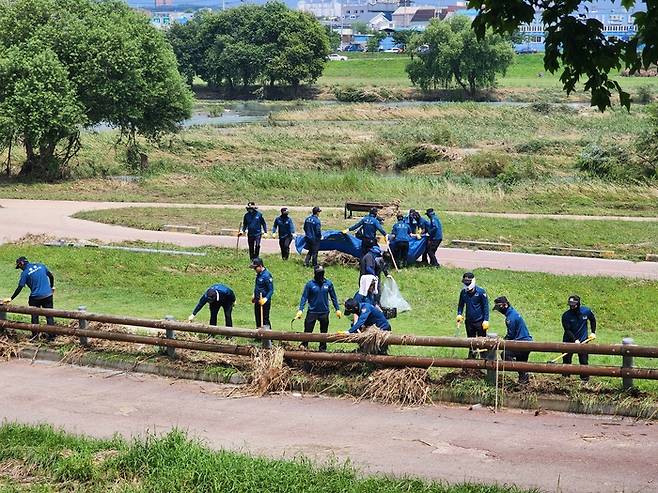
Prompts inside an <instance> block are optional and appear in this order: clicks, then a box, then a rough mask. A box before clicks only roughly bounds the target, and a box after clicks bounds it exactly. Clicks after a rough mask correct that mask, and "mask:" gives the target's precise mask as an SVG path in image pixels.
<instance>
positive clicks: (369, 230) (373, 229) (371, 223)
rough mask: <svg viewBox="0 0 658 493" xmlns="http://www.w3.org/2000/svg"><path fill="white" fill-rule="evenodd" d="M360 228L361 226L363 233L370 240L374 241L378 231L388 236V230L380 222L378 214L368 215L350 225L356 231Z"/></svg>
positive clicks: (351, 229)
mask: <svg viewBox="0 0 658 493" xmlns="http://www.w3.org/2000/svg"><path fill="white" fill-rule="evenodd" d="M359 228H361V235H362V236H363V237H364V238H366V239H368V240H372V241H374V240H375V239H376V238H377V231H379V232H380V233H381V234H383V235H384V236H386V231H385V230H384V228H382V223H380V222H379V219H377V216H373V215H372V214H369V215H367V216H366V217H364V218H363V219H361V220H360V221H359V222H358V223H356V224H354V225H353V226H350V231H356V230H357V229H359Z"/></svg>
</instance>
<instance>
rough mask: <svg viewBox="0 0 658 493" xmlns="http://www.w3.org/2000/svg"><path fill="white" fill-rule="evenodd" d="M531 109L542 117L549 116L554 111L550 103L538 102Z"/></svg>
mask: <svg viewBox="0 0 658 493" xmlns="http://www.w3.org/2000/svg"><path fill="white" fill-rule="evenodd" d="M530 109H531V110H532V111H534V112H535V113H540V114H542V115H548V114H550V113H551V110H552V109H553V108H552V106H551V104H550V103H545V102H537V103H532V104H531V105H530Z"/></svg>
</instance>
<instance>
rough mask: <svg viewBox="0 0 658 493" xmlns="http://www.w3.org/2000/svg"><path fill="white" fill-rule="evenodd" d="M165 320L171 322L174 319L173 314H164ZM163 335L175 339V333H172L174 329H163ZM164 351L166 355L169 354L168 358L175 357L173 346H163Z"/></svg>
mask: <svg viewBox="0 0 658 493" xmlns="http://www.w3.org/2000/svg"><path fill="white" fill-rule="evenodd" d="M165 320H168V321H170V322H173V321H174V320H176V319H175V318H174V316H173V315H165ZM165 336H166V337H167V339H176V334H174V329H165ZM165 352H166V353H167V356H169V357H170V358H175V357H176V348H175V347H167V348H165Z"/></svg>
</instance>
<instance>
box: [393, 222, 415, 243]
mask: <svg viewBox="0 0 658 493" xmlns="http://www.w3.org/2000/svg"><path fill="white" fill-rule="evenodd" d="M391 235H392V236H393V237H394V238H393V241H411V227H410V226H409V223H408V222H405V221H404V219H403V220H402V221H398V222H396V223H395V224H394V225H393V229H391Z"/></svg>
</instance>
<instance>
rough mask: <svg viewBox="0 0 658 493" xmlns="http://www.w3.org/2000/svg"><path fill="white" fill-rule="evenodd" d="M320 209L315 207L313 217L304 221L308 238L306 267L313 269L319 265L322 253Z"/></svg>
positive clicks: (305, 233)
mask: <svg viewBox="0 0 658 493" xmlns="http://www.w3.org/2000/svg"><path fill="white" fill-rule="evenodd" d="M320 212H322V209H320V208H319V207H318V206H315V207H313V210H312V211H311V215H310V216H308V217H307V218H306V219H305V220H304V235H305V236H306V250H307V251H308V253H307V254H306V259H305V260H304V265H305V266H306V267H308V266H309V265H311V264H313V267H317V265H318V252H319V251H320V240H322V222H321V221H320Z"/></svg>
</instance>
